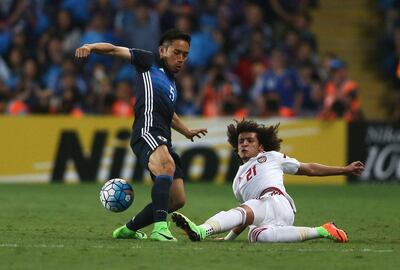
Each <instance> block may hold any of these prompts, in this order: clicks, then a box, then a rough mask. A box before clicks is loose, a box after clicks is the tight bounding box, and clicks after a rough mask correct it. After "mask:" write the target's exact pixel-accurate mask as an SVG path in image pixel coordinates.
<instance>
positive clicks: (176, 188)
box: [113, 178, 185, 240]
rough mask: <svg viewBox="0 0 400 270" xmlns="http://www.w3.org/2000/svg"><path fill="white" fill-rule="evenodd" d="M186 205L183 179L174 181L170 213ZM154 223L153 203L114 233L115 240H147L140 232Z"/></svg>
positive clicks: (169, 207)
mask: <svg viewBox="0 0 400 270" xmlns="http://www.w3.org/2000/svg"><path fill="white" fill-rule="evenodd" d="M184 204H185V191H184V185H183V179H182V178H178V179H174V181H173V182H172V185H171V188H170V196H169V204H168V213H171V212H173V211H176V210H178V209H180V208H182V207H183V205H184ZM153 223H154V216H153V203H149V204H148V205H146V206H145V207H144V208H143V209H142V211H140V212H139V213H138V214H137V215H136V216H134V217H133V218H132V220H130V221H129V222H128V223H126V225H124V226H122V227H119V228H118V229H116V230H115V231H114V232H113V236H114V238H121V239H127V238H131V239H139V240H141V239H146V238H147V236H146V234H145V233H144V232H141V231H139V230H140V229H141V228H144V227H146V226H148V225H150V224H153Z"/></svg>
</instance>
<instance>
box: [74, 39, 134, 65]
mask: <svg viewBox="0 0 400 270" xmlns="http://www.w3.org/2000/svg"><path fill="white" fill-rule="evenodd" d="M91 53H98V54H105V55H111V56H116V57H119V58H122V59H125V60H128V61H130V60H131V53H130V52H129V49H128V48H126V47H120V46H115V45H113V44H111V43H102V42H100V43H92V44H85V45H83V46H81V47H79V48H78V49H76V51H75V57H76V58H86V57H88V56H89V54H91Z"/></svg>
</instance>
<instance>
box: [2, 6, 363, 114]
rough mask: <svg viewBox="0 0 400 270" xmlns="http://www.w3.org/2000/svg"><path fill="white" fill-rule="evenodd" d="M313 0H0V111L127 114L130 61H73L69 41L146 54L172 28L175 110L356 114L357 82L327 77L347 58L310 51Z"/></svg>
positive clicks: (73, 44) (94, 58)
mask: <svg viewBox="0 0 400 270" xmlns="http://www.w3.org/2000/svg"><path fill="white" fill-rule="evenodd" d="M318 2H319V1H317V0H314V1H288V0H269V1H257V0H253V1H242V0H230V1H222V2H219V1H213V0H207V1H197V0H159V1H156V0H153V1H138V0H131V1H129V0H93V1H89V0H58V1H49V0H43V1H31V0H22V1H11V0H5V1H2V4H1V5H0V41H1V42H0V53H1V57H0V113H2V114H9V115H25V114H71V115H75V116H81V115H86V114H108V115H116V116H123V117H126V116H130V115H131V114H132V109H129V107H130V106H133V104H134V98H133V93H134V91H135V89H134V76H133V72H134V69H133V67H132V66H131V65H129V64H128V63H124V62H122V61H118V60H114V59H112V58H110V57H105V56H100V55H91V56H90V57H89V59H88V60H87V61H86V62H85V63H84V64H83V63H80V62H78V61H76V60H75V59H74V57H73V54H74V50H75V48H77V47H78V46H79V45H82V44H85V43H91V42H99V41H102V42H110V43H113V44H117V45H121V46H127V47H137V48H141V49H146V50H151V51H156V50H157V40H158V38H159V36H160V33H162V32H163V31H165V30H166V29H168V28H170V27H176V28H179V29H181V30H184V31H187V32H189V33H190V34H191V35H192V44H191V51H190V55H189V60H188V64H187V67H186V68H185V70H184V71H183V72H182V74H180V75H179V76H178V81H177V82H178V84H179V85H180V89H182V91H181V94H180V97H179V100H178V103H177V112H178V113H180V114H182V115H202V116H205V117H215V116H224V115H234V116H236V117H245V116H258V117H270V116H281V117H293V116H306V117H321V118H324V119H332V118H337V117H344V118H345V119H347V120H349V121H355V120H360V119H361V118H362V117H359V116H360V115H362V114H361V113H360V112H361V111H360V108H361V105H360V102H361V100H362V99H359V98H358V90H359V89H358V87H356V86H357V83H356V82H353V81H351V82H352V83H353V84H352V87H349V86H348V85H347V86H346V87H342V86H339V85H338V84H339V83H340V84H341V80H342V79H340V80H339V81H340V82H337V83H336V82H334V81H333V78H332V77H334V76H336V77H337V74H338V73H340V71H343V72H341V73H343V74H344V73H346V72H345V71H346V68H347V65H345V64H343V65H342V67H339V68H338V67H336V66H335V64H336V65H337V63H345V62H344V61H343V59H340V58H338V57H337V56H335V54H325V55H323V57H319V56H318V42H319V41H318V40H317V38H316V35H315V33H314V32H313V31H312V30H311V29H313V28H314V27H313V20H312V16H310V14H313V12H312V10H313V9H318ZM76 5H79V6H80V8H79V9H76V8H74V7H75V6H76ZM347 63H350V62H347ZM338 70H339V71H338ZM342 76H345V77H346V74H344V75H342ZM346 80H347V77H346ZM335 83H336V84H337V85H335ZM336 88H337V89H340V91H339V92H340V93H341V94H340V95H336V96H332V95H330V94H329V93H331V92H332V91H333V90H332V89H336ZM342 88H343V89H342ZM329 89H331V90H329ZM333 92H335V91H333ZM336 92H337V91H336ZM327 99H328V100H329V101H327ZM332 100H333V101H332ZM343 106H344V107H343ZM335 110H336V111H335ZM354 111H355V112H354ZM355 115H356V116H355Z"/></svg>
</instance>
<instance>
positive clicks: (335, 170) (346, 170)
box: [296, 161, 364, 176]
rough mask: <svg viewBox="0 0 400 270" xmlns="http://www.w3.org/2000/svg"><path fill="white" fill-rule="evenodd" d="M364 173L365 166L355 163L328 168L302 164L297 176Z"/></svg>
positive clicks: (320, 165)
mask: <svg viewBox="0 0 400 270" xmlns="http://www.w3.org/2000/svg"><path fill="white" fill-rule="evenodd" d="M363 171H364V164H363V163H362V162H361V161H355V162H352V163H350V164H349V165H347V166H345V167H336V166H327V165H323V164H318V163H300V167H299V170H298V171H297V173H296V174H298V175H308V176H328V175H347V174H353V175H361V174H362V172H363Z"/></svg>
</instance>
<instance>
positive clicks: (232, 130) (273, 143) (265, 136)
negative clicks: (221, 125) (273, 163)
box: [226, 119, 282, 152]
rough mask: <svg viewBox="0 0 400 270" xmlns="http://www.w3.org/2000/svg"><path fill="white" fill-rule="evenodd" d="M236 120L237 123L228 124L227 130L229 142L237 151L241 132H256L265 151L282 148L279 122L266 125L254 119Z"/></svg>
mask: <svg viewBox="0 0 400 270" xmlns="http://www.w3.org/2000/svg"><path fill="white" fill-rule="evenodd" d="M235 122H236V124H230V125H229V126H228V131H227V132H226V134H227V135H228V142H229V144H230V145H231V146H232V147H233V149H234V150H235V152H237V151H238V139H239V134H240V133H242V132H255V133H256V134H257V138H258V140H259V142H260V144H262V145H263V146H264V150H265V151H279V150H280V149H281V142H282V139H280V138H278V128H279V124H277V125H275V126H268V127H266V126H265V125H263V124H258V123H257V122H255V121H252V120H245V119H243V120H242V121H237V120H235Z"/></svg>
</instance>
